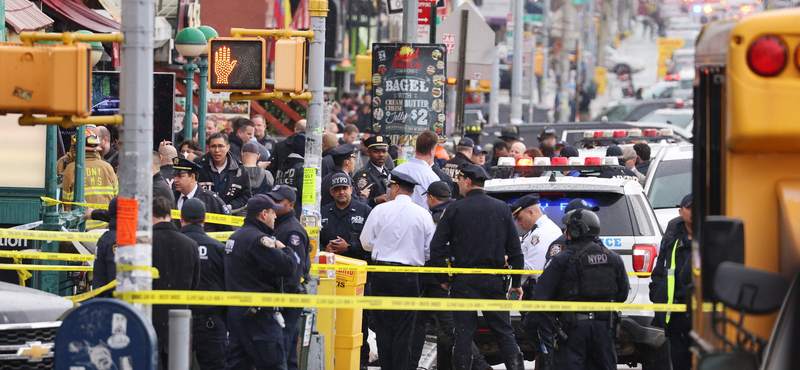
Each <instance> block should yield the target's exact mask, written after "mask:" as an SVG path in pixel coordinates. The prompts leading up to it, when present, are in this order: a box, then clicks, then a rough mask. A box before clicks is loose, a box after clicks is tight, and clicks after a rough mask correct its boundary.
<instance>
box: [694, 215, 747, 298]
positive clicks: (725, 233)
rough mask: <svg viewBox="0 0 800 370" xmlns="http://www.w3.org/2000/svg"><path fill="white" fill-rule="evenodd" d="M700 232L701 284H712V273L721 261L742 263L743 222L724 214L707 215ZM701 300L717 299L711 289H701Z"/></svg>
mask: <svg viewBox="0 0 800 370" xmlns="http://www.w3.org/2000/svg"><path fill="white" fill-rule="evenodd" d="M701 234H702V240H700V243H701V244H700V260H701V261H702V266H701V268H702V271H703V273H702V274H701V276H702V284H703V286H713V283H714V281H713V279H714V274H715V273H716V272H717V267H718V266H719V265H720V264H721V263H723V262H736V263H744V224H743V223H742V221H741V220H735V219H730V218H728V217H725V216H707V217H706V218H705V222H704V223H703V226H702V233H701ZM703 300H704V301H719V299H718V298H717V297H714V295H713V292H712V291H711V289H703Z"/></svg>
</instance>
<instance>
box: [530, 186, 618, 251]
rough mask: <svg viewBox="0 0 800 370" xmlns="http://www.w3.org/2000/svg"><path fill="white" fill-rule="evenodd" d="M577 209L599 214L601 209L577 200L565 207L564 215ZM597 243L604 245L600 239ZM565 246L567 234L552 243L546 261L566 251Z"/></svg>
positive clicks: (579, 199)
mask: <svg viewBox="0 0 800 370" xmlns="http://www.w3.org/2000/svg"><path fill="white" fill-rule="evenodd" d="M576 209H586V210H589V211H592V212H597V211H599V210H600V207H598V206H592V205H590V204H589V203H587V202H586V201H585V200H583V199H582V198H575V199H573V200H571V201H569V203H567V206H566V207H564V215H566V214H568V213H570V212H571V211H573V210H576ZM595 242H596V243H597V244H603V242H602V241H601V240H600V239H599V237H598V239H596V240H595ZM565 245H567V234H565V233H562V234H561V235H560V236H559V237H558V238H556V240H554V241H553V242H552V243H550V246H549V247H548V248H547V253H546V254H545V256H544V257H545V259H547V260H549V259H550V258H553V256H555V255H556V254H557V253H558V252H561V251H562V250H564V246H565Z"/></svg>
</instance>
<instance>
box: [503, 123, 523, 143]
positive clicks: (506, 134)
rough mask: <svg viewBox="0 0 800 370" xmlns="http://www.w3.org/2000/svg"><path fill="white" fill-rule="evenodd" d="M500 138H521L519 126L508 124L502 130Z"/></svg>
mask: <svg viewBox="0 0 800 370" xmlns="http://www.w3.org/2000/svg"><path fill="white" fill-rule="evenodd" d="M500 138H501V139H503V140H519V128H518V127H517V126H514V125H508V126H506V127H503V129H502V130H500Z"/></svg>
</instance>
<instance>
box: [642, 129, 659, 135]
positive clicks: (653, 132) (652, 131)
mask: <svg viewBox="0 0 800 370" xmlns="http://www.w3.org/2000/svg"><path fill="white" fill-rule="evenodd" d="M644 136H658V130H656V129H654V128H649V129H646V130H644Z"/></svg>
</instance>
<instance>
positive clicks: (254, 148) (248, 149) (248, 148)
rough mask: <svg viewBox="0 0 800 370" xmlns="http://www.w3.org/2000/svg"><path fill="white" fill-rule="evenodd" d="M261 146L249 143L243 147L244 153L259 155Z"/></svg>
mask: <svg viewBox="0 0 800 370" xmlns="http://www.w3.org/2000/svg"><path fill="white" fill-rule="evenodd" d="M259 145H261V144H259V143H254V142H252V141H248V142H246V143H244V145H242V153H255V154H259V152H258V146H259Z"/></svg>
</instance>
